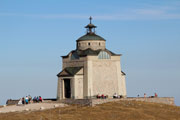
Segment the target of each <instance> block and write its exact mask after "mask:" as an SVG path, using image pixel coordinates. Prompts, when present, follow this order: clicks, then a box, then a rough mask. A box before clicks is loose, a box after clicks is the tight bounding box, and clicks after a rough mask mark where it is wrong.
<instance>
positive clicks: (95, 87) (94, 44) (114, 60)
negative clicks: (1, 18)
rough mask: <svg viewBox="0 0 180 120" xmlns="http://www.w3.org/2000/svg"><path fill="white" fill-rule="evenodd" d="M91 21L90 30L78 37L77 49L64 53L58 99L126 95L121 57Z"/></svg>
mask: <svg viewBox="0 0 180 120" xmlns="http://www.w3.org/2000/svg"><path fill="white" fill-rule="evenodd" d="M91 20H92V18H91V17H90V23H89V24H88V25H87V26H86V27H85V28H86V29H87V33H86V34H85V35H83V36H82V37H80V38H79V39H77V40H76V49H75V50H72V51H71V52H70V53H69V54H68V55H66V56H62V61H63V65H62V71H61V72H60V73H59V74H58V75H57V76H58V86H57V100H60V99H67V98H70V99H87V98H94V97H96V96H97V95H98V94H99V95H102V94H104V95H108V97H112V96H113V95H114V94H115V93H116V94H118V95H121V96H123V97H126V96H127V94H126V80H125V73H124V72H122V69H121V64H120V57H121V54H115V53H113V52H111V51H110V50H108V49H107V48H106V40H105V39H104V38H102V37H101V36H99V35H97V34H96V33H95V28H96V26H95V25H93V24H92V23H91Z"/></svg>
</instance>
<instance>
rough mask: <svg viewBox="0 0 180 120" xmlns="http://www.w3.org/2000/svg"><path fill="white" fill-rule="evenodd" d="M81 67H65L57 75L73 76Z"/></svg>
mask: <svg viewBox="0 0 180 120" xmlns="http://www.w3.org/2000/svg"><path fill="white" fill-rule="evenodd" d="M82 68H83V67H67V68H65V69H63V70H62V71H61V72H60V73H58V74H57V76H58V77H64V76H74V75H75V74H76V73H78V72H79V71H80V70H81V69H82Z"/></svg>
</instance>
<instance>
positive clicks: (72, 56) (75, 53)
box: [71, 52, 79, 60]
mask: <svg viewBox="0 0 180 120" xmlns="http://www.w3.org/2000/svg"><path fill="white" fill-rule="evenodd" d="M76 59H79V55H78V54H77V52H74V53H72V55H71V60H76Z"/></svg>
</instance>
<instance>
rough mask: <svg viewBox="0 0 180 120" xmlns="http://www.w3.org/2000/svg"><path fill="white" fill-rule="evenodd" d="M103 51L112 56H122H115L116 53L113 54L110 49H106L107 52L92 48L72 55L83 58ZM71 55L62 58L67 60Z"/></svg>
mask: <svg viewBox="0 0 180 120" xmlns="http://www.w3.org/2000/svg"><path fill="white" fill-rule="evenodd" d="M101 51H106V52H108V53H109V54H110V55H111V56H116V55H121V54H115V53H113V52H111V51H110V50H108V49H105V50H101V49H99V50H92V49H91V48H88V49H86V50H73V51H71V52H70V53H76V54H77V55H78V56H80V57H83V56H87V55H98V54H99V53H100V52H101ZM70 53H69V54H70ZM69 54H68V55H67V56H62V57H63V58H67V57H68V56H69Z"/></svg>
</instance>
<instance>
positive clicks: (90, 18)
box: [89, 16, 92, 24]
mask: <svg viewBox="0 0 180 120" xmlns="http://www.w3.org/2000/svg"><path fill="white" fill-rule="evenodd" d="M89 20H90V24H91V20H92V17H91V16H90V17H89Z"/></svg>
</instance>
